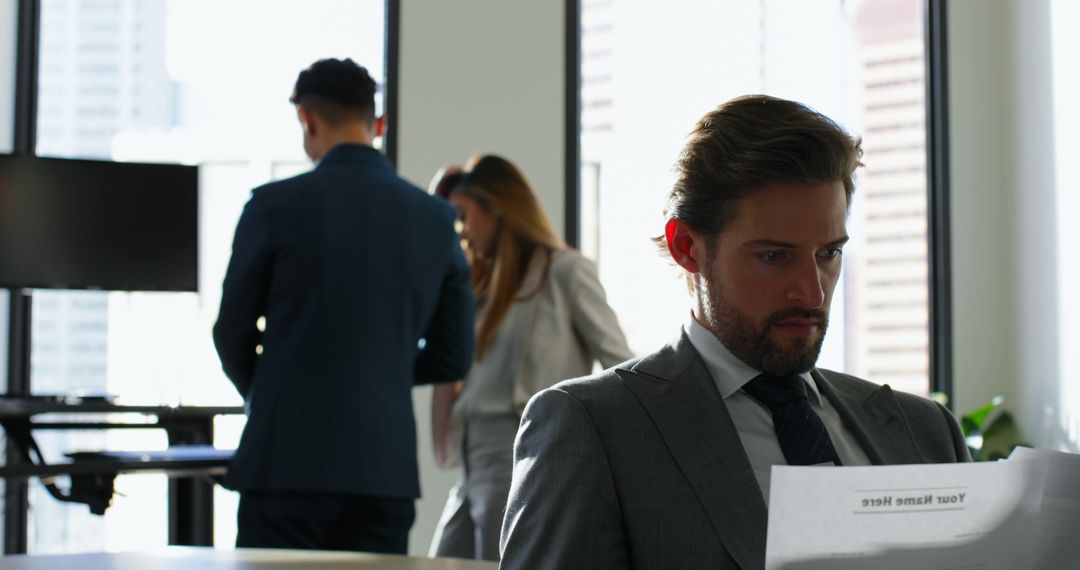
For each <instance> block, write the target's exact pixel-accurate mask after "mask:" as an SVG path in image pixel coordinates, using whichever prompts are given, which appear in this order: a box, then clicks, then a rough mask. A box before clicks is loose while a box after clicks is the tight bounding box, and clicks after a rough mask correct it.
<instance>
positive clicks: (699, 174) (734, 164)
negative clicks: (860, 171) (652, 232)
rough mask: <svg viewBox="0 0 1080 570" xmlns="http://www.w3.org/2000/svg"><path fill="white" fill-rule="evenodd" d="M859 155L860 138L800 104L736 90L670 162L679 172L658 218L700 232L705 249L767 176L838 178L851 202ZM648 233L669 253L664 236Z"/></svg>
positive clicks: (777, 179) (772, 179) (811, 180)
mask: <svg viewBox="0 0 1080 570" xmlns="http://www.w3.org/2000/svg"><path fill="white" fill-rule="evenodd" d="M861 158H862V142H861V140H860V139H859V138H857V137H852V136H851V135H849V134H848V133H847V131H845V130H844V129H843V128H841V127H840V126H839V125H837V124H836V123H835V122H833V120H832V119H829V118H828V117H826V116H825V115H822V114H821V113H818V112H817V111H814V110H813V109H811V108H809V107H807V106H806V105H803V104H801V103H796V102H794V101H787V100H784V99H778V98H776V97H769V96H768V95H746V96H743V97H738V98H735V99H732V100H730V101H728V102H726V103H724V104H722V105H720V106H719V107H717V108H716V109H713V110H712V111H710V112H708V113H706V114H705V116H704V117H702V118H701V119H700V120H699V121H698V122H697V125H695V126H694V130H693V131H692V132H691V133H690V136H689V137H688V140H687V143H686V146H685V147H683V150H682V153H681V154H680V156H679V160H678V162H677V163H676V165H675V171H676V174H677V176H678V179H677V180H676V182H675V186H674V187H673V188H672V189H671V192H670V193H669V194H668V198H667V205H666V206H665V208H664V218H665V219H666V220H667V219H672V218H675V219H678V220H680V221H682V222H684V223H685V224H686V225H687V226H689V227H690V228H691V229H693V230H694V231H696V232H698V233H700V234H703V235H704V236H705V237H706V244H707V246H708V248H709V249H711V248H712V245H713V242H714V240H715V239H716V236H717V235H719V234H720V232H722V231H723V230H724V226H725V225H726V224H727V223H728V222H729V221H731V219H732V218H733V217H734V216H735V214H736V212H737V208H738V202H739V200H740V199H741V198H743V197H745V196H746V195H747V194H749V193H751V192H753V191H754V190H755V189H757V188H761V187H763V186H766V185H769V184H776V183H790V184H811V185H817V184H825V183H828V182H835V181H838V180H839V181H842V182H843V183H844V190H845V193H846V195H847V201H848V204H849V206H850V204H851V194H852V192H854V190H855V182H854V180H853V176H854V173H855V169H856V168H858V167H859V166H861V165H862V163H861V162H860V159H861ZM653 241H654V242H655V243H656V244H657V245H658V246H659V247H660V249H661V250H662V251H663V252H664V254H665V255H667V251H668V250H667V241H666V239H665V237H664V236H663V235H661V236H659V237H655V238H653Z"/></svg>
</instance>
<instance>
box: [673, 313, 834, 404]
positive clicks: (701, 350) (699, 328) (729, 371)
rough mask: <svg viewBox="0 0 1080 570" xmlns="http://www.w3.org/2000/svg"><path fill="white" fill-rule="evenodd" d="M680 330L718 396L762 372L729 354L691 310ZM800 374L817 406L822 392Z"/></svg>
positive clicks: (731, 392)
mask: <svg viewBox="0 0 1080 570" xmlns="http://www.w3.org/2000/svg"><path fill="white" fill-rule="evenodd" d="M683 330H684V331H685V332H686V337H687V338H689V339H690V344H692V345H693V346H694V349H695V350H697V351H698V354H700V355H701V358H702V360H704V361H705V367H706V368H708V369H709V374H712V377H713V382H715V383H716V388H717V390H719V391H720V396H721V397H723V398H724V399H725V400H727V399H728V398H729V397H731V396H733V395H734V394H735V393H736V392H738V391H739V390H740V389H741V388H742V387H743V385H744V384H746V383H747V382H749V381H751V380H753V379H754V378H756V377H757V376H758V375H759V374H761V371H760V370H757V369H756V368H754V367H752V366H750V365H749V364H746V363H745V362H743V361H742V360H739V358H738V357H737V356H735V355H734V354H732V353H731V351H730V350H728V347H726V346H724V343H722V342H720V339H719V338H717V337H716V335H715V334H713V332H712V331H711V330H709V329H707V328H705V325H702V324H701V323H700V322H698V320H697V319H696V318H694V315H693V313H691V314H690V318H689V320H688V321H687V322H686V324H684V325H683ZM799 377H800V378H802V379H803V380H804V381H805V382H806V385H807V393H808V397H809V398H810V401H811V403H813V404H816V405H818V406H820V405H821V392H819V391H818V387H817V384H816V383H815V382H814V378H813V376H812V375H811V374H810V373H809V372H803V373H802V374H799Z"/></svg>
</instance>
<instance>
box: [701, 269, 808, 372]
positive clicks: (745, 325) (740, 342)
mask: <svg viewBox="0 0 1080 570" xmlns="http://www.w3.org/2000/svg"><path fill="white" fill-rule="evenodd" d="M702 288H703V289H704V291H703V292H704V293H705V295H704V296H703V298H702V303H701V304H702V309H703V311H702V312H704V313H705V314H704V315H702V318H703V319H704V320H705V324H706V325H708V327H709V328H710V329H712V331H713V334H714V335H716V338H718V339H720V342H722V343H724V346H725V347H727V349H728V350H730V351H731V353H732V354H734V355H735V357H736V358H738V359H739V360H741V361H743V362H744V363H746V364H748V365H749V366H751V367H753V368H755V369H757V370H760V371H762V372H767V373H769V374H773V375H776V376H790V375H793V374H799V373H802V372H807V371H809V370H810V369H811V368H813V367H814V364H815V363H816V362H817V359H818V355H819V354H820V353H821V344H822V343H823V342H824V341H825V330H826V329H828V327H829V314H828V313H827V312H826V311H824V310H821V309H786V310H783V311H778V312H776V313H773V314H772V315H769V318H768V319H766V320H765V323H764V324H763V325H762V326H761V327H760V328H758V326H757V325H756V324H755V323H754V321H753V320H751V319H750V317H748V316H746V315H745V314H743V313H742V312H740V311H739V309H738V308H736V306H735V305H734V304H732V303H729V302H728V300H727V299H725V298H724V297H723V295H722V294H721V293H720V285H719V282H718V281H717V280H715V279H710V280H709V281H708V282H707V283H704V284H702ZM792 318H798V319H814V320H816V321H817V322H818V336H817V339H816V340H813V341H812V342H811V339H812V336H807V337H804V338H798V337H796V338H795V339H794V343H793V345H792V346H790V347H784V346H780V345H778V344H777V343H775V342H773V340H772V339H771V338H770V337H769V332H770V331H771V330H772V327H773V326H774V325H775V324H776V323H779V322H781V321H784V320H787V319H792Z"/></svg>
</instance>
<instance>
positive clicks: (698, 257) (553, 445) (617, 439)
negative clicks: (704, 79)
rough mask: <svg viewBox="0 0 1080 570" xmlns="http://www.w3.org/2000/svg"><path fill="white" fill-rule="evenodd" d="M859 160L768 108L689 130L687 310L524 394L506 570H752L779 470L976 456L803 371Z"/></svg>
mask: <svg viewBox="0 0 1080 570" xmlns="http://www.w3.org/2000/svg"><path fill="white" fill-rule="evenodd" d="M861 155H862V149H861V143H860V141H859V140H858V139H857V138H853V137H851V136H850V135H848V134H847V133H846V132H845V131H844V130H843V129H842V128H840V127H839V126H838V125H837V124H836V123H834V122H833V121H831V120H830V119H828V118H827V117H825V116H823V115H821V114H819V113H817V112H815V111H813V110H811V109H809V108H807V107H805V106H804V105H801V104H799V103H795V102H792V101H785V100H782V99H776V98H772V97H767V96H762V95H754V96H747V97H741V98H737V99H733V100H731V101H728V102H727V103H724V104H723V105H721V106H719V107H718V108H716V109H715V110H713V111H711V112H709V113H708V114H706V115H705V116H704V117H703V118H702V119H701V120H700V121H699V122H698V123H697V125H696V127H695V128H694V131H693V132H692V133H691V135H690V137H689V139H688V142H687V144H686V147H685V148H684V150H683V152H682V155H681V156H680V158H679V161H678V163H677V166H676V172H677V177H678V178H677V182H676V184H675V186H674V188H673V190H672V191H671V192H670V194H669V196H668V204H667V207H666V209H665V217H666V218H667V224H666V227H665V232H664V235H663V236H660V237H658V238H655V240H656V241H657V244H658V245H660V246H661V249H662V250H663V252H664V254H665V255H670V256H671V259H672V260H673V261H674V262H675V263H676V264H678V265H679V266H681V267H682V269H683V270H685V273H686V276H687V282H688V285H689V288H690V291H691V293H692V296H693V304H692V312H691V314H690V315H688V318H687V321H686V324H685V325H684V326H683V329H682V331H681V334H680V335H679V337H678V338H677V339H676V340H675V341H674V342H673V343H672V344H670V345H668V346H665V347H663V348H661V349H660V350H659V351H658V352H656V353H653V354H651V355H649V356H645V357H643V358H641V359H638V360H632V361H629V362H627V363H626V364H624V365H621V366H618V367H616V368H613V369H610V370H607V371H604V372H602V373H600V374H598V375H595V376H591V377H587V378H580V379H575V380H569V381H565V382H562V383H560V384H558V385H556V386H554V387H552V388H549V389H548V390H545V391H543V392H541V393H539V394H537V395H536V396H535V397H533V398H532V400H531V401H530V403H529V405H528V407H527V408H526V410H525V413H524V416H523V418H522V421H521V427H520V430H519V432H518V436H517V442H516V444H515V449H514V455H515V467H514V475H513V484H512V488H511V491H510V498H509V500H508V502H507V507H506V517H505V519H504V523H503V533H502V548H503V567H504V568H590V569H596V568H631V567H632V568H721V569H735V568H741V569H744V570H753V569H760V568H763V567H764V563H765V536H766V518H767V512H766V505H767V504H768V494H769V470H770V468H771V466H772V465H817V464H826V465H871V464H873V465H886V464H901V463H944V462H956V461H967V460H969V459H970V458H969V456H968V454H967V448H966V446H965V445H964V440H963V438H962V436H961V434H960V430H959V428H958V426H957V423H956V421H955V419H954V418H953V417H952V416H951V415H950V413H949V412H948V411H947V410H946V409H945V408H943V407H942V406H940V405H939V404H937V403H935V402H932V401H930V400H926V399H923V398H919V397H916V396H912V395H909V394H904V393H899V392H894V391H893V390H891V389H890V388H889V387H888V386H879V385H877V384H872V383H870V382H867V381H865V380H861V379H859V378H855V377H852V376H849V375H846V374H841V373H837V372H832V371H829V370H824V369H819V368H816V367H815V363H816V361H817V357H818V353H819V351H820V349H821V344H822V341H823V340H824V337H825V330H826V328H827V326H828V317H829V306H830V302H831V301H832V294H833V289H834V287H835V286H836V282H837V279H838V277H839V275H840V266H841V254H842V250H843V247H844V244H845V243H846V242H847V240H848V234H847V229H846V220H847V214H848V210H849V207H850V203H851V195H852V192H853V190H854V182H853V175H854V172H855V169H856V168H857V167H858V166H860V157H861Z"/></svg>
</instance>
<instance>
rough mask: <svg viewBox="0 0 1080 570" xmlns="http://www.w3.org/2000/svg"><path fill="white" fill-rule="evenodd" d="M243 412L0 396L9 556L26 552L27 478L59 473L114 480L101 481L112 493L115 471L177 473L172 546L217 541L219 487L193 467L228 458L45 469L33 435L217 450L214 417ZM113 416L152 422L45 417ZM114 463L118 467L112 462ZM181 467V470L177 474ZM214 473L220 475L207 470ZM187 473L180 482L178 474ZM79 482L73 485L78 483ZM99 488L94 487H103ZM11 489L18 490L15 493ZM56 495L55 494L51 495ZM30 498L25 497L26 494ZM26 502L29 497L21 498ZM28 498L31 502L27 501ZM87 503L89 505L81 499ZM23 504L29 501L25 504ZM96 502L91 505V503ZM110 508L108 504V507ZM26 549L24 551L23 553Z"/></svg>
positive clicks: (216, 465)
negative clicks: (155, 437) (130, 439)
mask: <svg viewBox="0 0 1080 570" xmlns="http://www.w3.org/2000/svg"><path fill="white" fill-rule="evenodd" d="M243 413H244V409H243V408H242V407H239V406H155V405H123V404H116V403H113V402H111V401H108V400H105V399H102V398H68V397H63V396H10V395H0V425H2V426H3V428H4V430H5V431H6V432H7V436H8V438H7V439H8V449H7V464H6V465H4V466H3V467H0V475H2V476H3V477H4V478H5V479H7V483H8V489H7V498H6V499H5V507H7V509H6V511H7V512H6V514H5V525H4V533H5V541H4V543H5V546H6V549H7V551H8V552H25V551H26V550H25V548H26V547H25V544H26V540H25V537H26V518H25V513H22V514H20V513H18V512H15V511H16V510H18V509H19V504H20V503H18V502H16V501H14V500H13V497H18V492H19V486H22V487H21V489H23V490H25V485H26V484H25V482H23V481H22V479H25V478H26V477H47V476H52V475H57V474H65V475H71V476H73V477H74V476H76V475H87V476H90V477H93V476H94V474H102V475H103V476H104V477H106V478H108V480H107V481H102V482H100V483H101V485H108V486H109V488H110V489H111V482H112V479H111V477H112V476H115V474H116V473H117V472H126V471H129V470H146V469H150V468H157V469H160V470H162V471H164V472H166V473H169V474H171V475H176V477H172V478H170V480H169V544H178V545H198V546H209V545H211V544H212V543H213V511H214V495H213V490H214V489H213V484H212V483H211V482H206V481H202V480H199V479H194V478H192V477H190V475H193V474H204V473H207V472H208V471H205V470H204V471H199V470H195V471H192V468H208V469H210V468H213V469H216V470H217V471H216V472H218V473H220V472H221V470H222V468H223V467H224V465H225V464H226V463H227V461H228V458H227V457H220V458H216V459H215V460H213V461H206V462H204V464H201V465H196V464H194V463H192V462H191V461H190V460H188V461H181V460H179V459H178V460H175V461H172V460H170V459H169V458H168V457H166V458H165V459H164V461H158V462H157V463H156V464H153V465H152V464H143V465H139V466H133V467H132V466H129V467H132V468H131V469H126V468H124V466H123V465H119V466H118V465H116V460H115V458H112V459H109V458H104V457H103V459H104V460H102V461H87V462H80V463H67V464H49V465H47V464H45V462H44V459H43V457H42V456H41V452H40V450H39V449H38V446H37V442H36V441H35V440H34V436H33V432H35V431H40V430H99V429H163V430H165V433H166V436H167V439H168V444H169V446H170V447H172V446H183V445H202V446H207V445H212V444H213V440H214V417H215V416H218V415H224V414H243ZM107 414H127V415H133V416H136V417H139V416H142V417H143V418H149V420H150V421H117V420H116V419H108V420H105V421H95V420H88V421H42V420H41V419H40V416H47V415H65V416H95V415H97V416H103V415H107ZM110 461H112V463H110ZM172 467H175V468H176V469H175V470H172V469H171V468H172ZM209 472H214V471H209ZM184 474H186V475H188V477H187V478H180V477H179V476H180V475H184ZM73 481H74V479H73ZM97 483H98V482H96V481H95V482H93V483H92V484H97ZM13 491H15V492H14V493H13ZM52 491H53V490H52V489H51V490H50V492H52ZM22 492H23V493H25V491H22ZM22 496H23V497H25V494H23V495H22ZM23 500H25V499H23ZM81 502H87V501H81ZM22 504H23V505H25V503H22ZM87 504H91V502H87ZM106 505H107V502H106ZM91 509H92V510H93V509H96V510H98V511H103V510H104V507H103V506H102V505H101V504H100V503H97V504H91ZM20 547H21V548H20Z"/></svg>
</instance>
